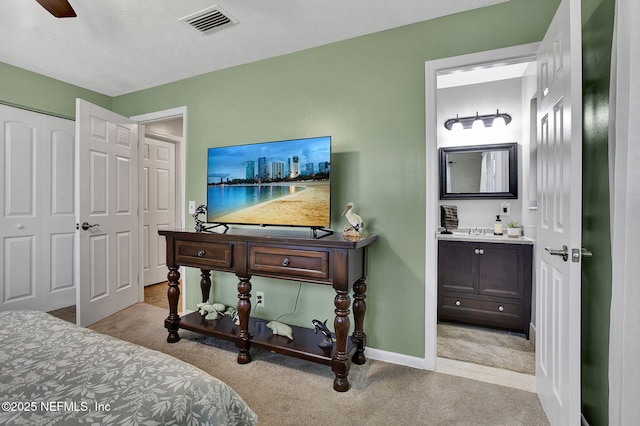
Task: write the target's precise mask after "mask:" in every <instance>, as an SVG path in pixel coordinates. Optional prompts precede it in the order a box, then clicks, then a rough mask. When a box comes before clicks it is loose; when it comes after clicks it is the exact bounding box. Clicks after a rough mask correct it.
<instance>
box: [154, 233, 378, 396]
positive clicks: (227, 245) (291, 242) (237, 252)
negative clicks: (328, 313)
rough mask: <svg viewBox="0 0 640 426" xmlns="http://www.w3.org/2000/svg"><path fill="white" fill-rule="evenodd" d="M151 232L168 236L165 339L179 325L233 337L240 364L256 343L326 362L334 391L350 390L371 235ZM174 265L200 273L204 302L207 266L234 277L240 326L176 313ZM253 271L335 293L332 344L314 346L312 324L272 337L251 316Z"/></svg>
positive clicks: (359, 346)
mask: <svg viewBox="0 0 640 426" xmlns="http://www.w3.org/2000/svg"><path fill="white" fill-rule="evenodd" d="M158 233H159V234H160V235H163V236H165V237H166V241H167V266H168V268H169V273H168V274H167V278H168V280H169V288H168V290H167V297H168V299H169V316H168V317H167V319H166V320H165V328H166V329H167V330H168V331H169V336H168V337H167V342H169V343H175V342H177V341H178V340H180V336H179V335H178V329H180V328H182V329H186V330H191V331H195V332H199V333H203V334H206V335H210V336H214V337H219V338H222V339H226V340H230V341H233V342H235V344H236V347H237V348H238V363H240V364H246V363H249V362H251V354H250V353H249V349H250V348H251V347H252V346H255V347H258V348H262V349H266V350H269V351H272V352H276V353H280V354H284V355H289V356H293V357H296V358H301V359H306V360H308V361H313V362H318V363H321V364H325V365H330V366H331V369H332V371H333V372H334V374H335V379H334V381H333V388H334V389H335V390H336V391H339V392H345V391H347V390H348V389H349V381H348V379H347V375H348V374H349V368H350V366H351V362H354V363H355V364H364V363H365V362H366V358H365V356H364V347H365V340H366V335H365V333H364V315H365V311H366V303H365V298H366V296H365V292H366V284H365V279H366V277H367V248H368V246H369V245H370V244H372V243H373V242H374V241H375V240H376V238H377V237H376V236H375V235H372V236H368V237H366V238H362V239H360V240H357V241H347V240H345V239H343V238H342V236H341V235H330V236H326V237H323V238H320V239H313V238H309V237H305V236H304V235H303V234H302V233H300V232H298V231H266V230H244V229H243V230H234V229H231V230H229V231H228V232H227V233H224V234H222V233H213V232H211V233H210V232H194V231H169V230H160V231H158ZM180 266H189V267H194V268H199V269H200V270H201V272H202V275H201V276H202V278H201V280H200V288H201V291H202V301H203V302H206V301H207V300H208V299H209V294H210V290H211V271H212V270H215V271H225V272H232V273H234V274H235V275H236V276H237V277H238V279H239V282H238V305H237V308H238V317H239V322H240V325H239V326H237V325H235V323H234V322H233V321H232V320H231V318H229V317H228V316H226V315H225V316H223V317H222V318H220V319H218V320H206V319H204V317H203V316H201V315H200V314H199V313H198V312H194V313H191V314H189V315H186V316H183V317H180V316H179V315H178V297H179V295H180V289H179V287H178V282H179V279H180V272H179V268H180ZM254 275H255V276H261V277H271V278H279V279H284V280H294V281H304V282H308V283H314V284H324V285H330V286H332V287H333V288H334V289H335V292H336V296H335V299H334V305H335V311H334V312H335V315H336V317H335V320H334V323H333V325H334V329H335V336H334V337H335V344H334V345H333V347H330V348H324V349H323V348H321V347H319V346H318V342H319V341H320V339H321V335H320V334H316V333H315V331H314V329H311V328H304V327H296V326H291V328H292V329H293V340H292V341H290V340H289V339H288V338H287V337H283V336H279V335H274V334H272V332H271V330H270V329H269V328H267V327H266V323H267V322H268V321H263V320H260V319H256V318H250V317H249V313H250V311H251V281H250V280H251V277H252V276H254ZM351 290H353V299H354V301H353V314H354V315H353V317H354V332H353V335H352V336H351V339H349V338H348V334H349V327H350V320H349V315H350V309H349V308H350V307H351V299H350V297H349V292H350V291H351ZM309 322H311V318H310V319H309Z"/></svg>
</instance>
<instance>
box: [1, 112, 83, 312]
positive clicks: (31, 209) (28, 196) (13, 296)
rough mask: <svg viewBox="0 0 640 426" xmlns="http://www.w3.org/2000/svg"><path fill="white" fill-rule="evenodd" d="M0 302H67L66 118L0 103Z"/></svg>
mask: <svg viewBox="0 0 640 426" xmlns="http://www.w3.org/2000/svg"><path fill="white" fill-rule="evenodd" d="M0 122H1V123H2V132H1V134H0V142H1V144H0V145H1V147H2V149H1V150H0V211H1V212H2V220H1V221H0V240H1V241H0V277H1V278H0V280H1V283H2V285H1V286H0V301H1V303H0V310H13V309H34V310H42V311H50V310H54V309H59V308H64V307H67V306H71V305H73V304H74V303H75V287H74V276H73V274H74V238H75V232H76V230H75V222H76V221H75V204H74V160H75V156H74V133H75V123H74V122H73V121H72V120H67V119H63V118H57V117H51V116H47V115H44V114H39V113H36V112H32V111H26V110H22V109H18V108H13V107H8V106H5V105H0Z"/></svg>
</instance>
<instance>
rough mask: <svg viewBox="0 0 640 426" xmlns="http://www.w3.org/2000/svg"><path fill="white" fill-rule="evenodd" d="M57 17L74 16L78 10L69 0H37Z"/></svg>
mask: <svg viewBox="0 0 640 426" xmlns="http://www.w3.org/2000/svg"><path fill="white" fill-rule="evenodd" d="M36 1H37V2H38V3H40V4H41V5H42V7H44V8H45V9H47V10H48V11H49V13H51V14H52V15H53V16H55V17H56V18H74V17H75V16H77V15H76V12H75V11H74V10H73V8H72V7H71V5H70V4H69V2H68V1H67V0H36Z"/></svg>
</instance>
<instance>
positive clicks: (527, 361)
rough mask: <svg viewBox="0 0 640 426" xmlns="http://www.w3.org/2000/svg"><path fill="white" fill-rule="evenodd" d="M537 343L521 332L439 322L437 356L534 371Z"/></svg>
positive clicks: (508, 368)
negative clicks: (535, 346)
mask: <svg viewBox="0 0 640 426" xmlns="http://www.w3.org/2000/svg"><path fill="white" fill-rule="evenodd" d="M534 349H535V348H534V345H533V343H532V342H531V341H530V340H527V339H525V338H524V336H523V335H521V334H515V333H509V332H507V331H501V330H492V329H488V328H481V327H472V326H465V325H459V324H451V323H439V324H438V356H439V357H442V358H449V359H455V360H458V361H465V362H471V363H474V364H480V365H486V366H488V367H496V368H502V369H505V370H511V371H516V372H518V373H524V374H535V352H534Z"/></svg>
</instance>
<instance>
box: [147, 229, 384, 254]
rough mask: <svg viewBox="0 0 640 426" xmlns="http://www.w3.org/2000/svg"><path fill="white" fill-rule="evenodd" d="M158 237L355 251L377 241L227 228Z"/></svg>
mask: <svg viewBox="0 0 640 426" xmlns="http://www.w3.org/2000/svg"><path fill="white" fill-rule="evenodd" d="M158 233H159V234H160V235H164V236H165V237H167V236H169V237H174V236H177V235H184V234H189V239H191V240H193V241H196V240H199V241H207V240H209V241H210V240H217V241H226V240H228V241H247V242H261V243H265V242H268V241H273V242H277V243H279V244H283V243H285V244H294V245H307V246H314V247H335V248H346V249H357V248H360V247H365V246H368V245H370V244H372V243H373V242H374V241H376V240H377V238H378V236H377V235H375V234H372V235H367V236H364V237H362V238H360V239H357V240H352V239H345V238H344V237H343V236H342V233H333V234H329V235H325V236H322V238H313V236H312V235H310V233H309V230H297V229H296V230H282V229H264V228H260V229H248V228H241V229H240V228H229V229H228V230H226V231H225V232H222V231H217V230H213V231H208V232H196V231H194V230H192V229H175V230H168V229H163V230H158Z"/></svg>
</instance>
